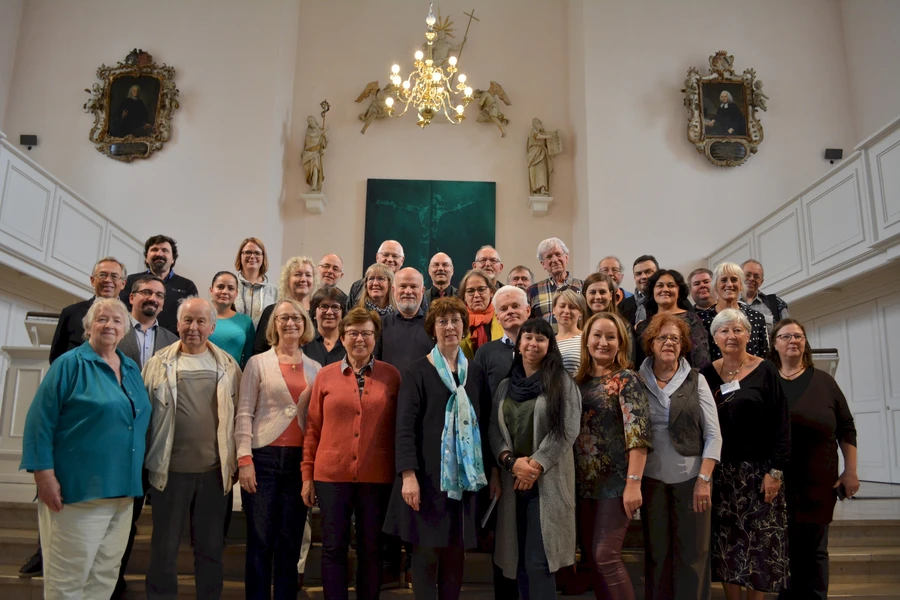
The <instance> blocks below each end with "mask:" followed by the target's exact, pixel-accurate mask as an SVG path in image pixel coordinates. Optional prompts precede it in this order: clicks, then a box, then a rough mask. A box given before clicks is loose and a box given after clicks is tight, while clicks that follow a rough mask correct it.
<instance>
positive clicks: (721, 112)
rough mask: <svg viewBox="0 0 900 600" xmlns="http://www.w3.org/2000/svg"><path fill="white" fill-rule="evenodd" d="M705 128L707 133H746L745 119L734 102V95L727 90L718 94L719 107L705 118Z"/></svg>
mask: <svg viewBox="0 0 900 600" xmlns="http://www.w3.org/2000/svg"><path fill="white" fill-rule="evenodd" d="M706 126H707V127H708V129H707V130H706V131H707V133H708V134H709V135H747V121H746V120H745V119H744V113H742V112H741V108H740V107H739V106H738V105H737V104H735V103H734V97H733V96H732V95H731V92H729V91H728V90H722V93H721V94H719V107H718V108H717V109H716V114H714V115H712V118H711V119H707V122H706Z"/></svg>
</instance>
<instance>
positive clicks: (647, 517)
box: [640, 313, 722, 600]
mask: <svg viewBox="0 0 900 600" xmlns="http://www.w3.org/2000/svg"><path fill="white" fill-rule="evenodd" d="M641 342H642V343H643V345H644V350H645V351H646V354H647V358H646V359H645V360H644V362H643V364H642V365H641V368H640V375H641V384H642V385H643V386H644V388H645V391H646V393H647V398H648V400H649V403H650V428H651V431H652V435H653V452H651V453H650V454H648V455H647V465H646V466H645V467H644V475H643V480H642V482H641V494H642V496H643V499H644V504H643V506H642V507H641V525H642V526H643V529H644V582H645V583H644V586H645V590H646V598H648V599H655V598H679V599H682V598H683V599H698V600H701V599H708V598H709V597H710V587H711V584H710V574H711V573H710V556H709V542H710V527H711V515H712V513H711V499H710V496H711V491H712V473H713V469H714V468H715V466H716V463H717V462H718V460H719V455H720V452H721V449H722V436H721V434H720V432H719V418H718V413H717V411H716V404H715V400H714V399H713V395H712V392H711V391H710V389H709V385H707V383H706V378H705V377H703V376H701V375H700V374H699V373H698V372H697V371H696V370H695V369H692V368H691V367H690V365H689V364H688V361H687V360H686V359H685V356H687V355H688V354H689V353H690V351H691V331H690V328H689V327H688V325H687V323H685V322H684V321H683V320H682V319H680V318H679V317H678V316H676V315H673V314H670V313H659V314H657V315H656V316H654V317H653V318H652V319H651V320H650V323H649V325H647V328H646V330H645V332H644V335H643V339H642V340H641Z"/></svg>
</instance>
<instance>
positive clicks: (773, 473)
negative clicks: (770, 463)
mask: <svg viewBox="0 0 900 600" xmlns="http://www.w3.org/2000/svg"><path fill="white" fill-rule="evenodd" d="M769 477H771V478H772V479H774V480H775V481H781V480H782V479H784V473H783V472H782V471H779V470H778V469H769Z"/></svg>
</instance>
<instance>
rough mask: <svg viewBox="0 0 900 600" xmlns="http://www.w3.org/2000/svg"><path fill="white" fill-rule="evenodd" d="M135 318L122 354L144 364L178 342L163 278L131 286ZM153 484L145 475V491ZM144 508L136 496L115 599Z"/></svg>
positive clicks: (116, 596) (148, 277)
mask: <svg viewBox="0 0 900 600" xmlns="http://www.w3.org/2000/svg"><path fill="white" fill-rule="evenodd" d="M129 299H130V301H131V319H130V323H129V325H128V326H127V327H126V328H125V337H123V338H122V341H121V342H119V350H121V351H122V354H124V355H125V356H127V357H128V358H130V359H131V360H133V361H134V362H136V363H137V364H138V366H140V367H141V368H143V367H144V363H146V362H147V361H148V360H150V357H151V356H153V355H154V354H156V351H157V350H160V349H162V348H165V347H166V346H171V345H172V344H174V343H175V342H177V341H178V336H177V335H175V334H174V333H172V332H171V331H169V330H168V329H166V328H165V327H160V325H159V322H158V321H157V317H158V316H159V313H160V312H162V309H163V306H164V305H165V302H166V286H165V284H163V282H162V279H160V278H159V277H157V276H156V275H146V274H144V275H141V276H140V277H138V278H137V279H136V280H135V282H134V284H133V285H132V286H131V294H129ZM148 486H149V483H148V481H147V479H146V473H145V474H144V490H146V489H147V488H148ZM143 508H144V497H143V496H141V497H140V498H135V499H134V512H133V513H132V516H131V533H130V534H129V535H128V545H126V546H125V554H124V555H122V566H121V567H119V581H118V582H117V583H116V589H115V591H114V592H113V595H112V599H113V600H117V599H119V598H122V597H123V595H124V593H125V569H126V568H127V567H128V559H129V557H130V556H131V548H132V547H133V546H134V536H135V535H137V522H138V519H139V518H140V517H141V510H142V509H143Z"/></svg>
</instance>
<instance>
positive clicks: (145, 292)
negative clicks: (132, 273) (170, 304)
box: [134, 290, 166, 300]
mask: <svg viewBox="0 0 900 600" xmlns="http://www.w3.org/2000/svg"><path fill="white" fill-rule="evenodd" d="M134 293H135V294H137V295H138V296H143V297H144V298H149V297H150V296H156V299H157V300H165V299H166V295H165V293H163V292H154V291H153V290H138V291H136V292H134Z"/></svg>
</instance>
